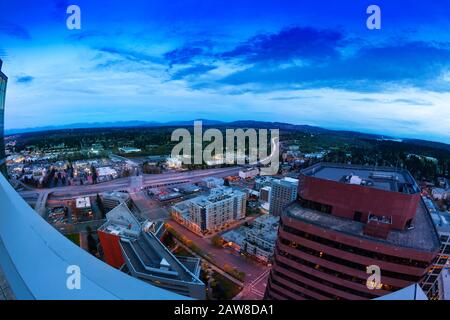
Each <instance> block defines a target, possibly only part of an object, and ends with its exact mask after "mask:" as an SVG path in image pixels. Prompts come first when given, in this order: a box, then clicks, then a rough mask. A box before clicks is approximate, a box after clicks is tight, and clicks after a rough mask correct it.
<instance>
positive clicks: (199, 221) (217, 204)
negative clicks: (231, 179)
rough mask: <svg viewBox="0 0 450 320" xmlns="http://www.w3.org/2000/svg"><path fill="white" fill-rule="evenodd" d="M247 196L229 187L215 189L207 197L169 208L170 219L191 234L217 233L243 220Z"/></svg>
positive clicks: (203, 196) (199, 197)
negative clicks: (188, 230) (230, 224)
mask: <svg viewBox="0 0 450 320" xmlns="http://www.w3.org/2000/svg"><path fill="white" fill-rule="evenodd" d="M246 208H247V194H246V193H245V192H242V191H240V190H238V189H235V188H231V187H221V188H215V189H212V190H211V191H210V194H209V195H202V196H198V197H196V198H193V199H190V200H186V201H183V202H180V203H178V204H176V205H174V206H172V208H171V216H172V218H173V219H174V220H175V221H177V222H179V223H180V224H182V225H184V226H185V227H187V228H188V229H190V230H191V231H192V232H195V233H198V234H201V233H206V232H211V231H218V230H219V229H221V228H223V227H225V226H227V225H228V224H229V223H232V222H234V221H237V220H241V219H243V218H245V213H246Z"/></svg>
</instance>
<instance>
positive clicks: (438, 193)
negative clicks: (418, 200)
mask: <svg viewBox="0 0 450 320" xmlns="http://www.w3.org/2000/svg"><path fill="white" fill-rule="evenodd" d="M431 196H432V197H433V199H435V200H446V199H448V198H450V191H449V190H445V189H443V188H433V190H431Z"/></svg>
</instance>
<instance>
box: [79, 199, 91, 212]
mask: <svg viewBox="0 0 450 320" xmlns="http://www.w3.org/2000/svg"><path fill="white" fill-rule="evenodd" d="M75 203H76V207H77V208H78V209H81V208H90V207H91V199H89V197H82V198H77V199H76V200H75Z"/></svg>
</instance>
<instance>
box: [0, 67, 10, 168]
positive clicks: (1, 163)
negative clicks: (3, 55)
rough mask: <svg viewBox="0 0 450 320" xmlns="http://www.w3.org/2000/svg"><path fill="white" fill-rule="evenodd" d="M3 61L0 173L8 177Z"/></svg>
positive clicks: (0, 103)
mask: <svg viewBox="0 0 450 320" xmlns="http://www.w3.org/2000/svg"><path fill="white" fill-rule="evenodd" d="M2 63H3V62H2V60H0V137H1V138H0V173H3V174H4V175H5V177H6V175H7V172H6V160H5V158H6V157H5V142H4V139H3V134H4V127H3V126H4V117H5V96H6V83H7V82H8V77H6V75H5V74H4V73H3V72H2V71H1V70H2Z"/></svg>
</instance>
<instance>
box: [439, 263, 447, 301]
mask: <svg viewBox="0 0 450 320" xmlns="http://www.w3.org/2000/svg"><path fill="white" fill-rule="evenodd" d="M438 285H439V300H450V272H449V269H448V268H445V269H444V270H442V272H441V274H440V275H439V278H438Z"/></svg>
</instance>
